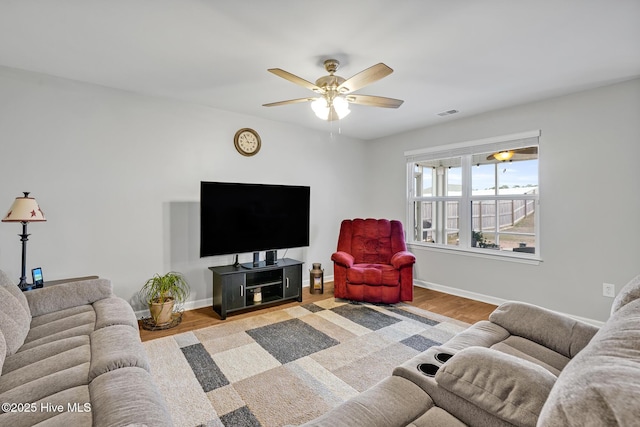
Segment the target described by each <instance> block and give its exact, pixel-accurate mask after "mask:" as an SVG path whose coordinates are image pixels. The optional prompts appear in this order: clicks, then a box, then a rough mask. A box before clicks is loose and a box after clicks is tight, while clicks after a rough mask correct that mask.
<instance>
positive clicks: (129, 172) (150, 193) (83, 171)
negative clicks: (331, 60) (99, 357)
mask: <svg viewBox="0 0 640 427" xmlns="http://www.w3.org/2000/svg"><path fill="white" fill-rule="evenodd" d="M309 113H310V114H312V112H311V111H309ZM242 127H251V128H254V129H256V130H257V131H258V132H259V133H260V135H261V137H262V149H261V151H260V152H259V153H258V154H257V155H256V156H254V157H249V158H247V157H244V156H241V155H240V154H238V153H237V152H236V151H235V148H234V147H233V135H234V134H235V132H236V130H237V129H239V128H242ZM0 141H1V142H0V171H1V176H2V179H1V184H0V209H5V211H2V214H3V215H4V213H5V212H6V210H8V209H9V206H10V205H11V203H12V202H13V200H14V198H15V197H17V196H20V195H22V191H30V192H31V193H32V194H31V195H32V196H33V197H35V198H36V199H37V200H38V202H39V203H40V207H41V208H42V210H43V211H44V212H45V215H46V218H47V222H46V223H33V224H30V225H29V230H28V231H29V233H30V234H31V236H30V238H29V242H28V250H27V276H28V278H29V280H30V276H31V273H30V271H31V270H30V269H31V268H33V267H37V266H40V267H42V268H43V270H44V275H45V280H47V279H48V280H54V279H60V278H65V277H76V276H82V275H93V274H97V275H100V276H101V277H107V278H110V279H111V280H112V282H113V286H114V290H115V293H116V294H117V295H119V296H121V297H123V298H125V299H127V300H131V298H132V297H133V296H134V294H135V293H136V292H137V291H138V289H139V288H140V287H141V286H142V284H143V283H144V282H145V280H146V279H147V278H148V277H150V276H152V275H153V274H154V273H164V272H167V271H169V270H177V271H181V272H183V273H184V274H185V275H186V276H187V279H188V281H189V283H190V285H191V289H192V294H191V300H193V301H196V300H198V301H202V300H205V299H207V298H211V295H212V292H211V281H212V277H211V273H210V272H209V271H208V270H207V267H208V266H211V265H222V264H229V263H232V262H233V256H221V257H209V258H204V259H200V258H199V255H198V251H199V202H198V201H199V191H200V181H201V180H210V181H232V182H260V183H271V184H292V185H308V186H310V187H311V236H310V237H311V242H310V243H311V244H310V246H309V247H308V248H304V249H296V250H290V251H289V252H288V253H287V257H290V258H296V259H300V260H303V261H305V262H306V263H307V264H306V265H305V266H304V267H303V271H306V270H308V269H309V268H311V263H312V262H321V263H322V264H323V267H324V268H325V274H326V275H332V274H333V273H332V270H333V268H332V266H331V264H330V256H331V253H332V252H333V251H334V250H335V246H336V241H337V237H338V229H339V224H340V220H342V219H343V218H347V217H351V216H357V215H361V214H362V213H361V210H362V207H363V206H364V204H365V203H364V200H363V198H362V197H363V196H362V195H361V192H360V191H359V189H361V188H363V187H364V186H365V182H366V181H365V179H364V177H365V174H366V166H367V165H366V164H365V163H363V162H361V160H360V159H361V157H362V154H363V152H364V145H363V142H361V141H359V140H354V139H349V138H345V137H342V136H339V135H335V134H334V135H333V137H332V136H331V135H330V129H329V128H328V129H327V132H314V131H309V130H305V129H303V128H299V127H294V126H290V125H284V124H280V123H276V122H270V121H266V120H261V119H258V118H255V117H248V116H243V115H239V114H234V113H230V112H225V111H220V110H215V109H212V108H207V107H204V106H198V105H191V104H186V103H178V102H174V101H169V100H165V99H158V98H151V97H146V96H141V95H136V94H133V93H128V92H124V91H118V90H112V89H107V88H103V87H99V86H95V85H88V84H83V83H78V82H72V81H69V80H64V79H58V78H53V77H48V76H43V75H39V74H34V73H27V72H22V71H18V70H12V69H8V68H0ZM344 182H349V183H350V185H348V186H345V185H344V184H343V183H344ZM3 205H4V207H3ZM20 232H21V227H20V225H19V224H12V223H2V224H0V268H1V269H3V270H5V271H6V272H7V273H8V274H9V275H10V276H11V277H15V279H16V280H17V278H18V277H19V276H20V254H21V246H20V240H19V237H18V236H17V234H19V233H20ZM283 254H284V251H279V253H278V255H279V257H282V256H283ZM263 257H264V253H263ZM250 259H251V254H243V255H241V258H240V261H249V260H250ZM303 278H305V279H306V280H308V276H304V275H303ZM134 305H135V304H134Z"/></svg>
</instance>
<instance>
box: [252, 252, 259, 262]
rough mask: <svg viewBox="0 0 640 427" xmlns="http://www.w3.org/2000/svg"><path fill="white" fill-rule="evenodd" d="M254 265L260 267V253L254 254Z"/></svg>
mask: <svg viewBox="0 0 640 427" xmlns="http://www.w3.org/2000/svg"><path fill="white" fill-rule="evenodd" d="M253 265H260V252H254V253H253Z"/></svg>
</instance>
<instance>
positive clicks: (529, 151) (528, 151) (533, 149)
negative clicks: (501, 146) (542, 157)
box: [513, 147, 538, 154]
mask: <svg viewBox="0 0 640 427" xmlns="http://www.w3.org/2000/svg"><path fill="white" fill-rule="evenodd" d="M513 152H514V153H515V154H538V147H525V148H518V149H516V150H513Z"/></svg>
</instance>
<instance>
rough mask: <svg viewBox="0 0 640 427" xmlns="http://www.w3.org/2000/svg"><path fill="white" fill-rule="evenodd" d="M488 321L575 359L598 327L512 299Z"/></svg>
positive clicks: (491, 315)
mask: <svg viewBox="0 0 640 427" xmlns="http://www.w3.org/2000/svg"><path fill="white" fill-rule="evenodd" d="M489 320H490V321H491V322H493V323H495V324H497V325H500V326H502V327H503V328H505V329H506V330H507V331H509V332H510V333H511V334H512V335H517V336H520V337H523V338H526V339H528V340H531V341H533V342H536V343H538V344H540V345H543V346H545V347H547V348H550V349H551V350H553V351H556V352H558V353H560V354H562V355H564V356H566V357H568V358H570V359H571V358H573V357H574V356H575V355H576V354H578V352H579V351H580V350H582V349H583V348H584V347H585V346H586V345H587V344H588V343H589V341H591V338H593V336H594V335H595V334H596V332H598V329H599V328H598V327H596V326H593V325H590V324H588V323H585V322H581V321H579V320H576V319H572V318H571V317H569V316H566V315H564V314H561V313H557V312H555V311H551V310H547V309H545V308H542V307H538V306H536V305H533V304H527V303H523V302H516V301H509V302H505V303H503V304H501V305H500V306H499V307H498V308H496V309H495V310H494V311H493V313H491V314H490V315H489Z"/></svg>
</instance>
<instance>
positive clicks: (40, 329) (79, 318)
mask: <svg viewBox="0 0 640 427" xmlns="http://www.w3.org/2000/svg"><path fill="white" fill-rule="evenodd" d="M88 307H89V308H91V306H88ZM63 312H64V310H63V311H62V312H58V313H63ZM35 319H37V317H36V318H35ZM95 321H96V314H95V312H94V311H93V310H88V311H83V312H81V313H75V314H72V315H70V316H60V317H58V318H57V319H56V320H52V321H50V322H47V323H41V324H39V325H38V326H33V324H32V325H31V329H30V330H29V334H28V335H27V339H26V340H25V343H30V342H32V341H35V340H38V339H41V338H47V337H49V336H51V335H55V334H57V333H59V332H63V331H67V330H69V329H73V328H76V327H78V326H84V325H90V326H91V328H92V329H93V327H94V325H95ZM38 323H39V322H38Z"/></svg>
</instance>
